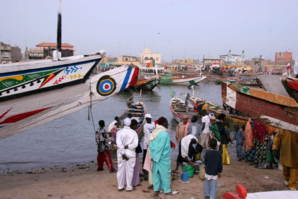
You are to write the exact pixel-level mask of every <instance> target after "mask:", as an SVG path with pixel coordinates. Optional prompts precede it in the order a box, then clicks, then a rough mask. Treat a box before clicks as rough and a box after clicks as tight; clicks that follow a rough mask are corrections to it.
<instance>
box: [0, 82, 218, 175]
mask: <svg viewBox="0 0 298 199" xmlns="http://www.w3.org/2000/svg"><path fill="white" fill-rule="evenodd" d="M187 92H189V93H190V94H191V90H189V89H187V87H185V86H160V87H157V88H155V89H154V90H153V91H152V92H143V93H138V92H128V91H127V92H124V93H121V94H118V95H115V96H113V97H111V98H108V99H107V100H105V101H102V102H99V103H97V104H95V105H93V107H92V112H93V118H94V120H95V123H96V125H97V121H98V120H100V119H103V120H105V121H106V125H108V124H109V123H110V122H111V121H112V120H113V118H114V117H115V116H116V115H121V114H122V113H123V111H124V110H125V109H126V100H127V98H129V97H131V96H132V95H133V96H134V101H143V102H144V103H145V106H146V109H147V111H148V112H149V113H150V114H151V115H152V116H153V119H157V118H158V117H160V116H165V117H166V118H168V120H169V121H170V123H171V125H170V131H171V132H173V133H174V127H175V125H176V124H175V122H173V119H172V114H171V112H170V110H169V102H170V99H171V98H172V97H173V96H176V97H181V98H185V95H186V93H187ZM195 96H198V97H201V98H204V99H206V100H208V101H210V102H213V103H215V104H218V105H220V104H221V90H220V86H219V85H215V84H214V83H208V82H206V83H204V82H202V83H201V84H200V86H198V87H196V88H195ZM96 154H97V151H96V144H95V139H94V130H93V125H92V122H91V120H88V109H87V108H85V109H82V110H80V111H78V112H76V113H73V114H70V115H67V116H65V117H63V118H60V119H57V120H54V121H51V122H49V123H47V124H45V125H42V126H38V127H36V128H33V129H31V130H28V131H26V132H23V133H20V134H18V135H15V136H12V137H8V138H6V139H3V140H0V171H4V170H8V169H9V170H23V169H25V170H26V169H31V168H35V167H47V166H54V165H57V166H66V165H68V164H74V163H81V162H87V161H92V160H95V158H96Z"/></svg>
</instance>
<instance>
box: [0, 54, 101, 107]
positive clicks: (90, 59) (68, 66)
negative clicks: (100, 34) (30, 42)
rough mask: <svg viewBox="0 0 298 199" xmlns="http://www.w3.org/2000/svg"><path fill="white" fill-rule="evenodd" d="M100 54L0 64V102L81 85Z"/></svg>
mask: <svg viewBox="0 0 298 199" xmlns="http://www.w3.org/2000/svg"><path fill="white" fill-rule="evenodd" d="M101 58H102V56H101V55H91V56H86V57H78V58H76V57H74V58H68V59H64V60H61V61H52V60H44V61H33V62H28V63H26V62H25V63H18V64H9V65H1V66H0V67H1V71H0V100H1V101H3V100H6V99H8V98H14V97H16V96H23V95H27V94H30V93H34V92H41V91H43V90H48V89H52V88H55V87H62V86H66V85H70V84H76V83H80V82H84V81H85V80H86V79H87V78H88V77H89V76H90V73H91V71H92V70H93V69H94V68H95V67H96V66H97V64H98V63H99V61H100V60H101Z"/></svg>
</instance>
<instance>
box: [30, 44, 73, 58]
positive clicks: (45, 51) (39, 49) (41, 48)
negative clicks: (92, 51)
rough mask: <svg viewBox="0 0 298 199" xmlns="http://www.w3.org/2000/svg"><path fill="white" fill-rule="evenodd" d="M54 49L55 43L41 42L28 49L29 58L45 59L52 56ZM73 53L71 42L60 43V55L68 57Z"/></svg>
mask: <svg viewBox="0 0 298 199" xmlns="http://www.w3.org/2000/svg"><path fill="white" fill-rule="evenodd" d="M54 50H56V43H50V42H43V43H39V44H37V45H36V47H35V48H31V49H29V51H28V57H29V59H45V58H50V57H53V51H54ZM73 55H74V46H73V45H72V44H68V43H63V44H62V45H61V56H62V57H68V56H73Z"/></svg>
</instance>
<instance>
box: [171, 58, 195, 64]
mask: <svg viewBox="0 0 298 199" xmlns="http://www.w3.org/2000/svg"><path fill="white" fill-rule="evenodd" d="M174 64H182V65H184V64H196V61H195V60H194V59H176V60H175V61H174Z"/></svg>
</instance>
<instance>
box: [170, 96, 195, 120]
mask: <svg viewBox="0 0 298 199" xmlns="http://www.w3.org/2000/svg"><path fill="white" fill-rule="evenodd" d="M170 111H171V113H172V115H173V117H174V119H175V120H176V121H177V122H179V121H182V120H183V119H185V118H189V119H190V118H191V117H192V116H194V115H198V113H197V112H194V110H193V106H190V105H188V104H187V105H186V104H185V101H183V100H182V99H180V98H177V97H173V98H172V99H171V101H170Z"/></svg>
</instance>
